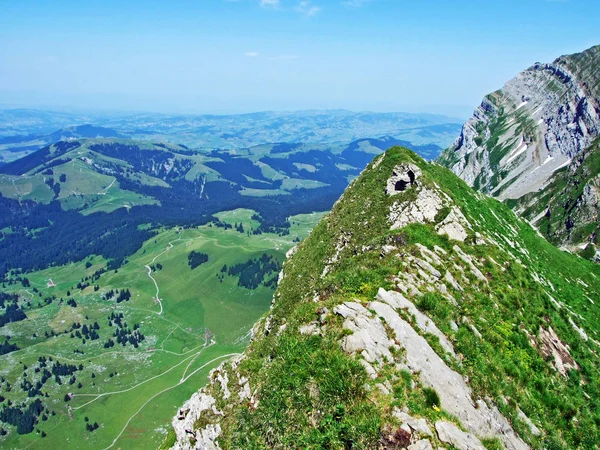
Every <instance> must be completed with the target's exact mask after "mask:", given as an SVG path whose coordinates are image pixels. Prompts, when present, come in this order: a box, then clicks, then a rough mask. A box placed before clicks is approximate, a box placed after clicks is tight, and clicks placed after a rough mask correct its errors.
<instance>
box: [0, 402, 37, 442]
mask: <svg viewBox="0 0 600 450" xmlns="http://www.w3.org/2000/svg"><path fill="white" fill-rule="evenodd" d="M43 411H44V405H42V402H41V400H40V399H35V400H34V401H33V402H32V403H30V404H29V406H26V405H25V404H23V405H22V406H21V407H17V406H7V405H4V406H3V408H2V410H1V411H0V420H1V421H2V422H4V423H8V424H10V425H14V426H15V427H17V433H19V434H28V433H31V432H32V431H33V429H34V427H35V425H36V424H37V423H38V417H39V416H40V414H42V412H43Z"/></svg>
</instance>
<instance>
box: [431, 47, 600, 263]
mask: <svg viewBox="0 0 600 450" xmlns="http://www.w3.org/2000/svg"><path fill="white" fill-rule="evenodd" d="M599 66H600V46H596V47H592V48H590V49H588V50H586V51H584V52H582V53H577V54H574V55H567V56H561V57H560V58H558V59H556V60H555V61H554V62H552V63H549V64H541V63H536V64H535V65H533V66H532V67H530V68H529V69H527V70H525V71H523V72H521V73H520V74H519V75H517V76H516V77H515V78H514V79H512V80H510V81H509V82H507V83H506V85H505V86H504V87H503V88H502V89H500V90H498V91H496V92H494V93H492V94H490V95H488V96H487V97H486V98H485V99H484V100H483V102H482V104H481V106H479V107H478V108H477V109H476V110H475V112H474V114H473V117H472V118H471V119H469V120H468V121H467V122H466V123H465V124H464V126H463V129H462V132H461V135H460V137H459V138H458V139H457V140H456V143H455V144H454V146H452V147H450V148H449V149H448V150H446V151H445V152H444V153H443V154H442V156H441V157H440V158H439V162H440V163H442V164H443V165H445V166H446V167H449V168H451V169H452V171H453V172H454V173H456V174H457V175H458V176H460V177H461V178H462V179H464V180H465V181H466V182H467V183H468V184H469V185H470V186H473V187H474V188H476V189H478V190H480V191H482V192H485V193H487V194H490V195H492V196H495V197H498V198H499V199H502V200H507V201H508V203H509V204H510V205H511V206H512V207H514V208H515V210H516V211H518V212H519V213H520V214H522V215H523V216H524V217H525V218H527V219H528V220H530V221H532V222H533V223H534V224H535V225H536V226H537V227H538V229H539V230H540V232H542V233H543V234H544V235H545V236H546V237H548V239H550V240H551V241H552V242H554V243H556V244H560V245H562V244H565V245H567V246H569V247H574V246H580V247H581V248H585V247H586V245H587V244H588V243H592V244H597V243H598V228H597V226H596V225H594V224H597V223H598V217H599V216H598V214H599V211H600V209H599V207H598V204H599V201H600V195H599V194H600V190H599V188H598V186H599V181H598V175H599V174H600V166H599V165H598V164H597V161H596V160H597V159H598V155H597V153H598V139H599V136H600V71H599V70H598V67H599ZM592 248H593V245H592V247H590V249H592ZM590 251H591V254H592V255H593V254H594V251H593V250H588V252H590Z"/></svg>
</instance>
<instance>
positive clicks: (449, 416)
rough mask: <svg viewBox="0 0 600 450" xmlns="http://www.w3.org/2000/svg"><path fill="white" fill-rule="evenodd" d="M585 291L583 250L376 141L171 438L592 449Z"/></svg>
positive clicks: (587, 271)
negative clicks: (554, 241) (548, 237)
mask: <svg viewBox="0 0 600 450" xmlns="http://www.w3.org/2000/svg"><path fill="white" fill-rule="evenodd" d="M599 296H600V266H598V265H594V264H593V263H591V262H588V261H584V260H583V259H581V258H578V257H576V256H574V255H571V254H568V253H565V252H561V251H560V250H558V249H557V248H555V247H553V246H552V245H550V244H549V243H548V242H546V241H545V240H544V239H543V238H542V237H540V236H539V235H538V234H537V233H536V231H535V230H534V229H533V228H532V227H531V226H530V225H529V224H528V223H526V222H525V221H523V220H521V219H519V218H518V217H517V216H516V215H515V214H514V213H513V212H512V211H510V210H509V209H508V208H507V207H506V206H505V205H503V204H502V203H500V202H498V201H496V200H495V199H492V198H489V197H487V196H485V195H482V194H481V193H478V192H476V191H474V190H473V189H471V188H469V187H468V186H467V185H466V184H465V183H464V182H462V181H461V180H460V179H459V178H458V177H456V176H455V175H454V174H452V173H451V172H450V171H448V170H447V169H445V168H443V167H440V166H439V165H436V164H428V163H427V162H425V161H424V160H423V159H421V158H420V157H418V156H417V155H415V154H414V153H412V152H410V151H408V150H405V149H400V148H393V149H390V150H388V151H387V152H386V153H385V154H383V155H381V156H378V157H377V158H376V159H375V160H374V161H373V162H372V163H371V164H370V165H369V166H368V167H367V169H366V170H365V171H364V172H363V173H362V175H361V176H360V177H359V178H357V179H356V180H354V181H353V182H352V183H351V185H350V186H349V187H348V189H347V190H346V192H345V193H344V195H343V196H342V197H341V198H340V200H339V201H338V202H337V203H336V204H335V205H334V208H333V210H332V211H331V213H330V214H329V215H328V216H326V217H325V218H324V219H323V220H322V221H321V222H320V223H319V225H318V226H317V227H315V229H314V230H313V231H312V233H311V235H310V236H309V237H308V238H307V239H306V240H305V241H303V242H301V243H300V244H299V245H298V247H297V249H296V251H295V252H290V256H289V258H288V260H287V261H286V262H285V263H284V265H283V271H282V275H281V276H280V281H279V285H278V287H277V290H276V292H275V295H274V298H273V304H272V308H271V310H270V311H269V313H268V314H267V315H266V317H264V318H263V319H261V320H260V321H259V322H258V323H257V324H256V326H255V327H254V330H253V340H252V342H251V343H250V345H249V347H248V348H247V349H246V351H245V352H244V354H243V355H242V356H241V357H238V358H236V359H234V360H232V361H229V362H226V363H223V364H222V365H221V366H220V367H219V368H217V369H215V370H213V371H212V372H211V374H210V377H209V378H210V380H209V384H208V385H207V386H206V387H204V388H202V389H201V390H200V391H199V392H198V393H197V394H195V395H194V396H193V397H192V398H191V399H190V400H189V401H188V402H187V403H186V404H185V405H184V406H183V407H182V408H181V409H180V410H179V411H178V414H177V416H176V417H175V418H174V419H173V428H174V435H175V436H174V437H175V441H174V443H173V441H171V445H172V448H173V449H176V450H183V449H213V450H216V449H221V450H226V449H254V448H261V449H292V448H302V449H307V448H310V449H323V448H329V449H365V450H367V449H368V450H370V449H376V450H380V449H381V450H385V449H394V450H395V449H410V450H433V449H440V448H449V447H450V446H451V447H452V448H456V449H464V450H475V449H477V450H479V449H481V450H484V449H486V448H487V449H491V448H494V449H497V448H504V449H508V450H526V449H528V448H540V449H541V448H565V449H567V448H597V443H598V442H600V427H599V426H598V423H599V422H598V417H599V416H598V411H599V410H600V398H599V397H598V396H597V395H596V394H597V392H600V362H599V360H598V358H595V357H593V356H591V355H597V353H598V351H600V348H599V347H600V333H599V330H598V324H597V320H595V319H596V318H597V317H598V316H599V315H600V310H599V309H598V307H599V306H596V304H595V303H594V302H593V300H592V299H595V298H598V297H599ZM586 297H587V298H588V299H590V301H588V300H587V299H586ZM581 299H584V300H585V302H584V301H580V300H581Z"/></svg>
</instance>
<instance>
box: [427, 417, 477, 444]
mask: <svg viewBox="0 0 600 450" xmlns="http://www.w3.org/2000/svg"><path fill="white" fill-rule="evenodd" d="M435 431H436V432H437V435H438V438H439V440H440V441H442V442H443V443H445V444H450V445H452V446H454V447H456V449H457V450H486V448H485V446H484V445H483V444H482V443H481V441H480V440H479V439H478V438H477V436H475V435H473V434H471V433H465V432H464V431H462V430H461V429H460V428H458V427H457V426H456V425H454V424H452V423H450V422H444V421H441V420H438V421H437V422H436V423H435Z"/></svg>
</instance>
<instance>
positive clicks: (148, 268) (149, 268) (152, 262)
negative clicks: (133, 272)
mask: <svg viewBox="0 0 600 450" xmlns="http://www.w3.org/2000/svg"><path fill="white" fill-rule="evenodd" d="M177 240H178V241H179V240H181V239H177ZM173 242H175V241H171V242H169V245H167V248H166V249H165V250H164V251H163V252H161V253H159V254H158V255H156V256H155V257H154V258H152V261H150V264H154V261H156V259H157V258H158V257H159V256H162V255H164V254H165V253H167V252H168V251H169V250H171V249H172V248H173ZM150 264H147V265H145V266H144V267H145V268H146V270H147V272H146V275H148V277H149V278H150V279H151V280H152V282H153V283H154V287H156V295H155V296H154V300H155V301H156V302H157V303H158V304H159V305H160V311H159V312H158V313H157V314H158V315H159V316H160V315H161V314H162V313H163V305H162V302H161V301H160V297H159V294H160V288H159V287H158V283H157V282H156V280H155V279H154V277H153V276H152V268H151V267H150Z"/></svg>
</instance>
